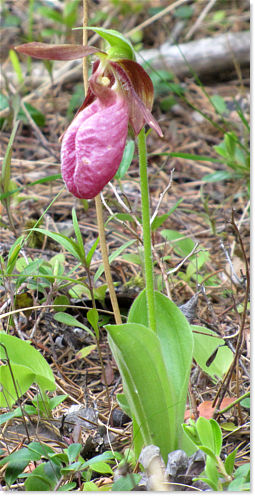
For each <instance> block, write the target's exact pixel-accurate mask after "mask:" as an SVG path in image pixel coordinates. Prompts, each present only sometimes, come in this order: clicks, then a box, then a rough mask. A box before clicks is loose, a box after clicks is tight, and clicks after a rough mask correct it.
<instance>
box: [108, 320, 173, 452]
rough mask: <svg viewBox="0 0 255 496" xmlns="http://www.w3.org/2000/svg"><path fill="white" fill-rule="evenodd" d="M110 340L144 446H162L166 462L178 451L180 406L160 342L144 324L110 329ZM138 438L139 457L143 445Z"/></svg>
mask: <svg viewBox="0 0 255 496" xmlns="http://www.w3.org/2000/svg"><path fill="white" fill-rule="evenodd" d="M106 330H107V331H108V340H109V344H110V348H111V350H112V353H113V356H114V358H115V360H116V362H117V365H118V367H119V370H120V372H121V375H122V380H123V389H124V393H125V396H126V398H127V402H128V405H129V408H130V410H131V412H132V416H133V418H134V419H135V421H136V423H137V426H138V429H139V431H140V433H141V437H142V440H143V444H145V445H148V444H156V445H157V446H160V449H161V454H162V456H163V458H164V459H165V460H166V459H167V455H168V453H169V452H170V451H173V450H174V449H177V446H178V440H177V429H176V418H177V415H176V410H177V407H178V404H179V396H178V398H177V397H176V396H175V391H174V387H173V383H172V381H171V380H170V378H169V377H168V374H167V369H166V366H165V363H164V359H163V355H162V349H161V345H160V341H159V339H158V337H157V335H156V334H155V332H153V331H152V330H151V329H149V328H148V327H145V326H144V325H141V324H135V323H128V324H123V325H116V326H115V325H108V326H106ZM140 439H141V438H140ZM140 439H139V438H137V437H136V436H134V439H133V441H134V446H135V452H136V454H139V453H140V450H141V448H142V445H141V444H140V442H139V444H138V440H140Z"/></svg>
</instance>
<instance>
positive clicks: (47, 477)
mask: <svg viewBox="0 0 255 496" xmlns="http://www.w3.org/2000/svg"><path fill="white" fill-rule="evenodd" d="M81 449H82V445H81V444H79V443H74V444H71V445H70V446H68V448H65V449H64V450H63V452H62V453H59V452H56V451H54V450H53V449H52V448H51V447H50V446H48V445H47V444H44V443H39V442H32V443H29V444H28V446H27V447H24V448H21V449H19V450H17V451H15V452H14V453H12V454H11V455H9V456H6V457H5V458H3V459H2V460H1V461H0V466H1V465H5V464H7V467H6V470H5V482H6V484H7V486H9V487H11V485H12V484H13V483H14V482H19V483H20V482H21V481H22V480H25V483H24V486H25V490H26V491H54V490H57V491H71V490H72V489H77V482H73V481H72V479H73V478H74V476H76V475H78V474H80V478H81V480H82V481H85V482H88V481H90V480H91V477H92V474H93V473H94V472H96V473H98V474H111V475H112V473H113V471H112V467H111V465H112V464H115V463H116V460H121V459H122V458H123V456H122V455H120V454H119V453H117V452H113V451H105V452H104V453H103V454H101V455H97V456H95V457H93V458H91V459H90V460H88V461H85V460H84V458H83V457H82V456H81V455H80V452H81ZM39 461H40V464H38V465H37V466H36V467H35V468H34V469H33V470H32V471H26V472H24V470H25V469H26V467H27V466H28V465H29V464H31V462H39Z"/></svg>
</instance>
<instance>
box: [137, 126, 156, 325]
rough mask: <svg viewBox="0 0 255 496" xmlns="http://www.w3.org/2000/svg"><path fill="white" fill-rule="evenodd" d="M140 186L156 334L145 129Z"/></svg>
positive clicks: (150, 312) (150, 307)
mask: <svg viewBox="0 0 255 496" xmlns="http://www.w3.org/2000/svg"><path fill="white" fill-rule="evenodd" d="M138 151H139V167H140V185H141V200H142V222H143V247H144V270H145V283H146V288H145V291H146V301H147V312H148V321H149V327H150V328H151V329H152V330H153V331H155V332H156V316H155V298H154V284H153V262H152V248H151V227H150V198H149V186H148V176H147V151H146V136H145V130H144V128H143V129H142V130H141V131H140V133H139V135H138Z"/></svg>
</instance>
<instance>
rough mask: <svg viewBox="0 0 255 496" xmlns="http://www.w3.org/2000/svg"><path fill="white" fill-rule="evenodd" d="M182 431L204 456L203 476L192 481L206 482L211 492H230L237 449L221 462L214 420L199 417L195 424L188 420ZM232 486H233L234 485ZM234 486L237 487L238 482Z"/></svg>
mask: <svg viewBox="0 0 255 496" xmlns="http://www.w3.org/2000/svg"><path fill="white" fill-rule="evenodd" d="M183 430H184V432H185V433H186V434H187V435H188V437H189V438H190V440H191V441H192V442H193V443H194V444H195V445H196V446H197V448H198V449H200V450H202V451H203V452H204V453H205V454H206V465H205V471H204V475H203V474H202V475H201V476H200V477H197V478H195V479H193V480H194V481H195V480H201V481H203V482H206V483H207V484H208V485H209V486H210V487H211V488H212V490H213V491H223V490H226V489H228V490H231V489H229V487H230V486H231V484H233V482H234V479H236V473H234V463H235V458H236V454H237V449H235V450H234V451H232V452H231V453H230V454H229V455H228V456H227V458H226V459H225V461H223V460H222V458H221V450H222V432H221V428H220V426H219V424H218V422H216V420H214V419H210V420H207V419H206V418H204V417H199V419H198V420H197V421H196V423H195V422H194V421H193V420H192V419H190V421H189V424H183ZM244 472H245V474H246V475H245V477H247V475H248V470H247V471H246V470H244ZM234 474H235V475H234ZM237 478H238V474H237ZM232 481H233V482H232ZM242 483H243V480H242ZM233 485H234V486H235V484H233ZM236 485H238V482H237V483H236ZM240 485H241V482H240ZM232 490H233V486H232ZM238 490H239V489H238Z"/></svg>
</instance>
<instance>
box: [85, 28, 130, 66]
mask: <svg viewBox="0 0 255 496" xmlns="http://www.w3.org/2000/svg"><path fill="white" fill-rule="evenodd" d="M87 29H91V30H92V31H95V33H97V34H99V36H101V37H102V38H103V39H104V40H105V41H107V43H108V44H109V47H110V48H108V49H107V54H108V57H109V59H111V60H114V59H116V60H118V59H131V60H135V51H134V49H133V47H132V44H131V43H130V41H128V40H127V39H126V38H125V36H123V35H122V34H121V33H119V32H118V31H115V30H114V29H105V28H97V27H91V26H89V27H88V28H87Z"/></svg>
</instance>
